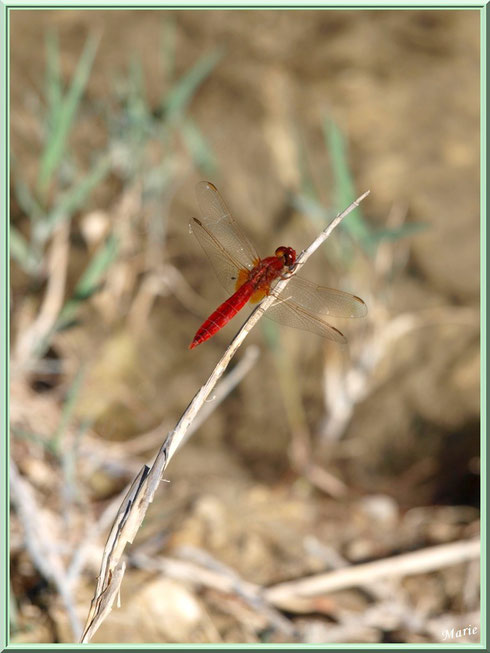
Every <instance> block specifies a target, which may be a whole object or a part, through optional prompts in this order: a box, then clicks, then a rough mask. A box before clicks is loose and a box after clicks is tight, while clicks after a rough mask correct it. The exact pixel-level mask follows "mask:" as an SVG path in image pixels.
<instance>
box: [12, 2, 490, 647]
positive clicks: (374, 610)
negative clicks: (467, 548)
mask: <svg viewBox="0 0 490 653" xmlns="http://www.w3.org/2000/svg"><path fill="white" fill-rule="evenodd" d="M479 36H480V33H479V14H478V12H476V11H445V10H444V11H397V12H395V11H357V10H356V11H334V10H329V11H215V10H213V11H180V12H169V11H146V10H145V11H123V10H118V11H78V10H75V11H63V10H58V11H42V10H37V11H28V10H25V11H23V10H11V11H10V43H11V50H10V54H11V59H10V61H11V73H10V79H11V87H10V99H11V105H10V106H11V114H10V115H11V155H12V168H11V189H10V190H11V226H12V231H11V254H12V263H11V409H10V416H11V455H12V461H13V466H12V471H11V482H12V490H11V499H12V505H13V510H12V515H11V540H10V541H11V605H10V615H11V622H12V623H11V626H12V638H13V639H12V641H14V642H16V643H20V642H36V643H38V642H70V641H74V640H75V638H76V637H78V636H79V635H80V627H81V625H82V624H83V622H84V620H85V618H86V615H87V612H88V608H89V605H90V601H91V598H92V596H93V591H94V585H95V579H96V576H97V574H98V572H99V567H100V562H101V552H102V547H103V545H104V543H105V539H106V537H107V533H108V531H109V528H110V525H111V522H112V519H113V517H114V511H115V510H117V508H118V507H119V505H120V503H121V499H122V496H123V494H121V493H124V489H125V488H126V487H127V485H128V483H129V482H130V481H131V480H132V479H133V478H134V476H135V474H136V473H137V472H138V471H139V469H140V468H141V466H142V464H143V463H145V462H146V461H148V460H151V459H152V456H153V455H154V454H155V452H156V451H157V449H158V447H159V446H160V444H161V443H162V441H163V439H164V437H165V435H166V433H167V432H168V430H169V429H171V428H172V427H173V426H174V425H175V423H176V421H177V420H178V418H179V416H180V415H181V414H182V411H183V410H184V409H185V407H186V406H187V404H188V403H189V401H190V400H191V399H192V397H193V396H194V394H195V392H196V391H197V390H198V389H199V387H200V386H201V384H202V383H204V382H205V380H206V379H207V378H208V376H209V374H210V372H211V371H212V369H213V367H214V365H215V363H216V362H217V360H218V358H219V357H220V355H221V353H222V352H223V350H224V348H225V347H226V346H227V344H228V342H229V341H230V339H231V337H232V336H233V334H234V333H235V332H236V331H237V329H238V327H239V325H240V324H241V322H242V321H243V319H244V318H242V317H237V318H235V319H234V320H233V322H232V323H231V324H230V325H228V326H227V327H226V328H225V329H223V331H221V332H220V333H219V334H218V335H217V336H216V337H215V338H213V339H212V340H211V341H209V342H207V343H205V344H204V345H202V346H201V347H199V348H198V349H196V350H194V351H192V352H190V351H189V350H188V349H187V347H188V345H189V343H190V341H191V340H192V337H193V335H194V333H195V331H196V330H197V328H198V326H199V325H200V323H201V322H202V321H203V320H204V318H205V317H207V315H208V314H209V313H210V312H211V311H212V310H214V308H215V307H216V306H217V305H218V304H219V303H220V302H221V301H222V300H223V298H224V295H223V294H222V291H221V287H220V286H219V283H218V281H217V279H216V277H215V275H214V273H213V271H212V269H211V267H210V265H209V263H208V261H207V259H206V258H205V256H204V254H203V252H202V251H201V250H200V248H199V246H198V244H197V242H196V241H195V239H194V238H193V236H191V235H190V234H189V231H188V224H189V221H190V218H191V217H192V216H193V215H196V211H197V203H196V199H195V195H194V186H195V184H196V182H198V181H199V180H201V179H210V180H212V181H213V182H214V183H215V184H216V185H217V186H218V188H219V189H220V190H221V192H222V194H223V196H224V198H225V200H226V201H227V203H228V205H229V207H230V209H231V211H232V213H233V214H234V216H235V217H236V218H237V220H238V221H239V222H240V224H241V225H242V226H243V228H244V230H245V231H246V232H247V233H248V235H249V236H250V237H251V238H252V239H253V241H254V242H255V243H256V244H257V246H258V249H259V251H260V252H261V254H263V255H268V254H269V253H270V252H271V251H273V249H274V248H275V247H277V246H278V245H281V244H284V245H291V246H293V247H295V248H296V249H297V250H298V251H300V250H301V249H302V248H304V247H305V246H307V245H308V244H309V243H310V242H311V241H312V240H313V238H314V237H315V236H316V235H317V233H319V231H320V230H321V229H323V228H324V226H326V224H327V223H328V220H330V219H331V217H332V216H333V215H335V213H336V212H337V211H338V210H340V209H342V208H344V207H345V206H347V205H348V204H349V203H350V202H351V201H352V200H353V199H354V198H355V197H356V196H358V195H360V194H361V193H362V192H363V191H365V190H367V189H370V190H371V194H370V196H369V197H368V199H367V200H365V201H364V202H363V204H362V205H361V207H360V209H359V210H357V211H356V213H355V214H352V215H351V216H349V217H348V218H347V220H346V221H345V224H344V225H343V226H342V227H341V228H339V229H338V230H337V231H335V232H334V234H333V236H332V237H331V239H330V240H329V241H328V243H327V244H326V245H325V246H324V247H323V248H322V250H320V251H318V252H317V253H316V254H315V256H314V257H312V259H310V261H309V262H308V264H307V266H306V267H305V269H304V271H303V275H304V276H305V277H307V278H309V279H311V280H313V281H317V282H318V283H322V284H324V285H328V286H333V287H338V288H341V289H344V290H347V291H350V292H354V293H355V294H357V295H359V296H361V297H362V298H363V299H364V300H365V301H366V303H367V305H368V308H369V315H368V317H367V318H365V319H362V320H357V321H356V320H351V321H349V320H344V321H341V320H336V321H333V323H334V325H335V326H336V327H337V328H340V329H342V331H343V332H344V333H345V334H346V335H347V336H348V338H349V346H348V348H340V347H338V346H336V345H334V344H333V343H328V342H324V341H322V340H321V339H320V338H317V337H316V336H311V335H309V334H307V333H304V332H300V331H295V330H291V329H286V328H281V327H276V325H275V324H273V323H272V322H269V321H268V320H266V319H263V320H262V321H261V323H259V325H258V327H257V328H256V329H255V330H254V331H253V332H252V333H251V335H250V336H249V338H248V339H247V341H246V342H245V344H244V346H243V347H242V349H241V350H240V351H239V352H238V356H237V362H238V361H240V360H242V359H245V362H244V363H243V364H244V365H245V366H246V367H237V368H235V369H238V374H239V380H238V381H239V382H238V383H237V384H236V385H235V386H234V387H232V386H231V385H229V387H227V386H226V385H225V390H227V392H228V394H227V396H226V397H225V398H224V399H222V400H221V399H220V400H218V399H216V400H215V401H214V405H213V401H212V400H211V401H210V402H209V403H208V404H207V406H210V405H211V407H212V408H213V409H214V410H212V412H211V414H210V416H209V417H208V418H207V419H206V421H205V422H204V423H203V424H202V425H201V426H200V427H199V429H198V430H197V431H196V433H195V434H194V436H193V438H192V439H191V440H190V441H189V442H187V443H186V444H185V445H184V446H183V447H182V449H181V450H180V451H179V452H178V453H177V454H176V456H175V458H174V459H173V460H172V462H171V464H170V466H169V469H168V475H167V477H166V480H168V481H169V482H163V483H161V485H160V487H159V489H158V491H157V494H156V497H155V500H154V502H153V504H152V506H151V507H150V511H149V513H148V515H147V517H146V519H145V521H144V523H143V527H142V529H141V530H140V532H139V533H138V536H137V538H136V540H135V542H134V543H133V545H132V546H131V547H130V548H129V549H128V560H127V564H128V567H127V570H126V574H125V577H124V580H123V583H122V596H121V601H122V605H121V607H120V608H116V607H115V608H114V610H113V612H112V613H111V614H110V615H109V616H108V618H107V619H106V621H105V622H104V624H103V625H102V626H101V628H100V630H99V631H98V632H97V634H96V636H95V638H94V640H93V641H94V642H114V643H117V642H124V643H129V642H134V643H139V642H195V643H205V642H220V643H223V642H256V643H260V642H306V643H318V642H379V643H383V642H438V641H442V640H443V633H444V630H445V629H451V628H455V631H456V630H457V629H459V628H461V629H462V628H464V627H467V626H470V625H471V626H472V627H473V626H476V627H477V628H476V631H475V632H474V633H472V634H471V636H468V633H464V635H463V634H462V636H461V638H460V639H458V641H473V642H475V641H479V567H478V558H477V557H475V556H473V557H471V556H470V558H471V559H469V560H468V559H467V558H465V557H464V556H463V557H462V558H461V559H458V557H457V556H456V557H455V559H454V560H453V561H452V562H451V563H450V564H446V565H444V564H442V563H441V565H440V568H439V567H438V565H437V563H436V564H435V566H434V567H433V568H430V569H427V568H421V569H420V570H419V571H418V570H417V569H415V570H412V571H411V572H410V573H406V574H404V573H401V574H400V573H398V574H397V573H396V570H397V564H398V563H397V562H396V561H397V558H396V556H400V555H404V554H408V553H410V552H414V551H429V550H430V549H431V547H434V546H437V545H443V544H447V545H451V544H452V543H456V542H460V541H462V542H469V541H470V540H471V539H472V538H476V537H478V534H479V521H478V518H479V429H480V395H479V392H480V384H479V373H480V368H479V366H480V346H479V289H480V284H479V263H480V259H479V155H480V154H479V120H480V115H479V79H480V68H479V47H480V43H479ZM247 310H248V309H247ZM225 379H226V377H225ZM225 384H226V381H225ZM436 557H437V556H436ZM390 559H392V560H393V567H392V570H391V571H389V572H388V573H386V574H385V575H384V576H382V577H381V578H380V577H378V576H373V578H372V580H369V578H368V580H366V578H365V577H364V580H363V581H362V582H361V581H352V582H350V583H349V582H346V583H345V584H344V585H342V584H341V586H339V587H337V588H334V589H330V590H328V589H324V590H322V589H321V587H320V589H319V590H318V592H314V593H313V594H312V595H311V596H306V597H305V596H295V595H294V591H293V593H292V595H291V596H290V597H289V599H288V600H287V601H286V602H285V603H281V602H280V601H278V602H275V603H274V601H273V600H272V599H271V601H269V602H268V601H267V599H265V598H262V599H261V600H258V599H257V596H258V595H260V596H262V597H264V596H267V595H261V594H260V592H261V591H262V588H270V587H273V586H274V585H275V584H277V583H281V582H283V581H288V580H293V579H301V578H303V577H309V576H314V575H316V574H324V573H328V572H330V571H333V570H339V569H342V568H343V567H345V568H347V567H351V568H352V569H356V567H357V566H358V565H362V564H365V563H370V562H374V561H379V560H386V561H388V562H389V560H390ZM422 567H423V566H422ZM368 569H370V567H368ZM337 573H338V572H337ZM247 584H252V585H253V587H254V588H255V590H257V589H258V590H259V594H258V595H257V594H253V593H252V594H253V596H255V599H252V598H250V597H251V595H250V587H249V585H247ZM255 590H254V591H255ZM247 592H248V593H247ZM271 596H272V595H271ZM475 633H476V634H475ZM460 634H461V633H460Z"/></svg>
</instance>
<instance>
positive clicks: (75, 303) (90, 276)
mask: <svg viewBox="0 0 490 653" xmlns="http://www.w3.org/2000/svg"><path fill="white" fill-rule="evenodd" d="M118 249H119V246H118V242H117V239H116V237H115V236H114V235H112V234H111V235H110V236H109V237H108V238H107V239H106V241H105V243H104V244H103V245H101V247H100V248H99V250H98V251H97V253H96V254H95V255H94V257H93V258H92V260H91V261H90V263H89V265H88V267H87V268H86V270H85V272H84V273H83V275H82V277H81V278H80V280H79V282H78V283H77V285H76V287H75V291H74V293H73V297H72V298H71V299H70V300H68V302H67V303H66V304H65V305H64V307H63V309H62V310H61V313H60V315H59V317H58V320H57V322H56V326H55V329H56V330H60V329H63V328H65V327H66V326H67V325H68V324H69V323H71V322H72V321H73V320H74V319H75V318H76V315H77V313H78V310H79V308H80V306H81V304H82V303H83V302H85V301H86V300H87V299H88V298H89V297H91V296H92V295H93V294H94V293H95V292H96V291H97V290H98V289H99V286H100V284H101V282H102V279H103V276H104V274H105V272H106V271H107V269H108V268H109V267H110V265H111V264H112V263H113V261H114V259H115V258H116V256H117V252H118Z"/></svg>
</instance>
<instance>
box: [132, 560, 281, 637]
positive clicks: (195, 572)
mask: <svg viewBox="0 0 490 653" xmlns="http://www.w3.org/2000/svg"><path fill="white" fill-rule="evenodd" d="M131 562H132V563H133V564H135V565H136V566H138V567H141V568H143V569H148V570H152V571H159V572H160V573H162V574H164V575H165V576H166V577H169V578H173V579H175V580H181V581H185V582H188V583H192V584H193V585H197V586H200V587H206V588H209V589H214V590H216V591H218V592H222V593H224V594H234V595H235V596H238V597H239V598H240V599H242V600H243V601H244V602H245V603H246V604H247V605H249V606H250V607H251V608H253V609H254V610H256V611H258V612H259V613H260V614H262V616H264V617H265V619H266V620H267V621H268V622H269V623H270V624H271V625H272V626H274V627H275V628H277V630H279V631H280V632H282V633H284V634H285V635H288V636H292V635H293V634H294V626H293V624H292V623H291V622H290V621H289V620H288V619H286V618H285V617H283V615H282V614H281V613H280V612H278V611H277V610H276V609H275V608H274V607H273V606H272V605H270V604H268V603H267V602H266V601H264V598H263V595H262V588H261V587H260V585H255V584H254V583H249V582H247V581H245V580H243V578H240V576H239V575H238V574H237V573H236V572H235V571H234V570H233V569H229V568H224V565H221V564H220V565H217V566H215V567H214V568H206V566H204V565H203V564H202V562H201V563H197V562H194V561H192V560H178V559H176V558H167V557H158V558H150V557H149V556H148V555H146V554H143V553H135V554H134V555H132V556H131Z"/></svg>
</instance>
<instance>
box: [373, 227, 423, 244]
mask: <svg viewBox="0 0 490 653" xmlns="http://www.w3.org/2000/svg"><path fill="white" fill-rule="evenodd" d="M428 228H429V224H428V223H426V222H407V223H406V224H403V225H401V226H400V227H394V228H392V229H379V230H376V231H373V233H372V235H371V239H372V242H373V244H374V245H376V246H377V245H378V244H379V243H380V242H381V241H382V240H391V241H398V240H401V239H402V238H407V237H408V236H413V235H414V234H417V233H419V232H421V231H425V230H426V229H428Z"/></svg>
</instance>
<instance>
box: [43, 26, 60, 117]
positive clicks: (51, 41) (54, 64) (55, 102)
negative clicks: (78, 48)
mask: <svg viewBox="0 0 490 653" xmlns="http://www.w3.org/2000/svg"><path fill="white" fill-rule="evenodd" d="M46 59H47V61H46V99H47V102H48V120H49V123H50V124H49V127H50V129H53V127H54V125H56V123H57V122H58V112H59V110H60V108H61V100H62V97H63V88H62V82H61V71H60V57H59V45H58V37H57V35H56V33H55V32H54V31H49V32H48V34H47V37H46Z"/></svg>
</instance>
